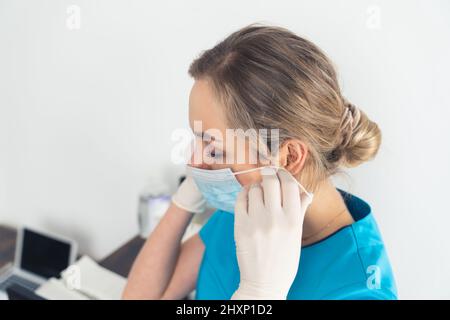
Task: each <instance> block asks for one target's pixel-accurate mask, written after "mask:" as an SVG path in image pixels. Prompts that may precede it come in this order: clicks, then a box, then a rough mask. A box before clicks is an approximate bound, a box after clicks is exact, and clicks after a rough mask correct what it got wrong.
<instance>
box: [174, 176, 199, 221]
mask: <svg viewBox="0 0 450 320" xmlns="http://www.w3.org/2000/svg"><path fill="white" fill-rule="evenodd" d="M172 202H173V203H174V204H175V205H176V206H177V207H179V208H181V209H184V210H186V211H188V212H193V213H202V212H204V211H205V208H206V201H205V199H203V196H202V194H201V193H200V190H198V187H197V185H196V184H195V181H194V179H193V178H192V177H191V176H187V177H186V179H184V181H183V182H182V183H181V184H180V186H179V187H178V189H177V191H176V192H175V193H174V194H173V196H172Z"/></svg>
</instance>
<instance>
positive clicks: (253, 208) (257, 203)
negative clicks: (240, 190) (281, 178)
mask: <svg viewBox="0 0 450 320" xmlns="http://www.w3.org/2000/svg"><path fill="white" fill-rule="evenodd" d="M263 208H264V196H263V191H262V189H261V186H260V185H259V183H258V184H252V185H251V186H250V188H249V191H248V212H249V214H250V217H251V215H254V214H258V213H260V212H262V211H263V210H262V209H263Z"/></svg>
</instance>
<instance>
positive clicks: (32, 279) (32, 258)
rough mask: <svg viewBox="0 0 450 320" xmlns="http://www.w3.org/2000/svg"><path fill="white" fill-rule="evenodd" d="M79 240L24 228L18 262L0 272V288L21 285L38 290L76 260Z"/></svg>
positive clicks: (17, 255)
mask: <svg viewBox="0 0 450 320" xmlns="http://www.w3.org/2000/svg"><path fill="white" fill-rule="evenodd" d="M76 256H77V244H76V242H75V241H73V240H71V239H68V238H65V237H62V236H57V235H54V234H49V233H45V232H41V231H36V230H32V229H30V228H27V227H22V228H20V229H19V230H18V232H17V241H16V253H15V258H14V264H13V265H11V266H10V267H7V268H6V270H3V271H1V272H0V291H6V290H7V288H9V287H10V286H12V285H16V284H17V285H20V286H22V287H24V288H26V289H28V290H32V291H34V290H35V289H37V288H38V287H39V286H40V285H42V284H43V283H44V282H46V281H47V280H48V279H49V278H51V277H55V278H57V277H59V274H60V273H61V271H63V270H64V269H66V268H67V267H68V266H69V265H71V264H72V263H74V262H75V259H76Z"/></svg>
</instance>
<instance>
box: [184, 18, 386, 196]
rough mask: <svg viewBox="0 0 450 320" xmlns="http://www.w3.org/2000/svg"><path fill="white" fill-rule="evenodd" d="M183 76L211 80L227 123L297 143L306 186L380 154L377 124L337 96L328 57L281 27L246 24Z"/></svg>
mask: <svg viewBox="0 0 450 320" xmlns="http://www.w3.org/2000/svg"><path fill="white" fill-rule="evenodd" d="M189 74H190V75H191V76H192V77H193V78H194V79H206V80H208V81H209V82H210V83H211V85H212V89H213V90H214V92H215V94H216V96H217V97H218V98H219V100H220V101H221V102H222V103H223V105H224V106H225V107H226V112H225V114H226V116H227V120H228V122H229V125H231V126H234V127H235V128H242V129H250V128H253V129H279V134H280V143H283V141H285V140H286V139H289V138H297V139H299V140H301V141H303V142H304V143H305V144H306V145H307V146H308V150H309V156H308V157H307V159H306V162H305V166H304V169H303V170H302V173H301V180H302V183H303V184H304V185H305V186H307V188H310V189H311V190H314V189H315V188H316V187H317V185H318V184H319V182H320V181H322V180H323V179H325V178H327V177H329V176H330V175H333V174H335V173H336V172H338V171H339V168H340V167H341V166H345V167H355V166H357V165H359V164H361V163H363V162H365V161H368V160H370V159H372V158H373V157H375V155H376V153H377V152H378V149H379V146H380V143H381V132H380V129H379V128H378V126H377V124H376V123H375V122H373V121H371V120H369V118H368V117H367V115H366V114H365V113H364V112H363V111H361V110H360V109H358V108H356V107H355V106H354V105H353V104H351V103H350V102H348V101H347V100H346V99H345V98H344V97H343V96H342V95H341V91H340V87H339V84H338V81H337V75H336V72H335V69H334V67H333V64H332V63H331V61H330V60H329V59H328V58H327V56H326V55H325V54H324V53H323V52H322V51H321V50H320V49H319V48H318V47H317V46H316V45H314V44H313V43H312V42H310V41H308V40H306V39H304V38H301V37H299V36H297V35H296V34H294V33H292V32H291V31H289V30H287V29H285V28H282V27H274V26H264V25H260V24H251V25H249V26H247V27H244V28H242V29H240V30H238V31H236V32H234V33H232V34H231V35H229V36H228V37H227V38H225V39H224V40H223V41H221V42H220V43H218V44H217V45H215V46H214V47H213V48H211V49H209V50H206V51H203V52H202V53H201V55H200V56H199V57H198V58H196V59H195V60H194V61H193V62H192V64H191V65H190V67H189Z"/></svg>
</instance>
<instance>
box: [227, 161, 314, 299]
mask: <svg viewBox="0 0 450 320" xmlns="http://www.w3.org/2000/svg"><path fill="white" fill-rule="evenodd" d="M274 173H275V171H273V174H269V175H267V172H266V174H263V180H262V183H261V184H256V185H252V186H250V188H244V190H243V191H242V192H241V193H240V194H239V196H238V199H237V202H236V207H235V226H234V238H235V242H236V254H237V260H238V264H239V270H240V277H241V278H240V284H239V288H238V289H237V290H236V291H235V293H234V294H233V296H232V297H231V299H249V300H256V299H271V300H280V299H286V297H287V294H288V292H289V289H290V287H291V285H292V282H293V281H294V279H295V276H296V274H297V271H298V266H299V261H300V251H301V244H302V230H303V218H304V215H305V211H306V209H307V207H308V206H309V204H310V203H311V201H312V198H311V197H308V196H307V194H306V193H302V194H301V191H300V188H299V185H298V183H297V181H296V180H295V179H294V177H292V175H291V174H290V173H289V172H287V171H285V170H278V173H277V174H274ZM247 189H248V190H247Z"/></svg>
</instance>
